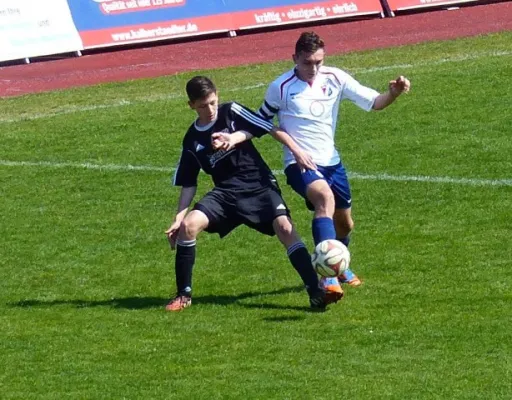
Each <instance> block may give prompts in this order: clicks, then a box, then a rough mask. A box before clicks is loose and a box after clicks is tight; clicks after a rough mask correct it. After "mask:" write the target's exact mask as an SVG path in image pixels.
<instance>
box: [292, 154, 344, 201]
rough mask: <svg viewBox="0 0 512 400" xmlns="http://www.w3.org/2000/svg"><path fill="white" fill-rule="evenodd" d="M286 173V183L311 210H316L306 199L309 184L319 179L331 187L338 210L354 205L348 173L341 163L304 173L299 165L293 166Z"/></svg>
mask: <svg viewBox="0 0 512 400" xmlns="http://www.w3.org/2000/svg"><path fill="white" fill-rule="evenodd" d="M284 173H285V174H286V183H288V185H290V186H291V187H292V189H293V190H295V191H296V192H297V193H298V194H300V195H301V196H302V197H303V198H304V199H305V200H306V205H307V206H308V208H309V209H310V210H314V207H313V204H311V203H310V202H309V200H308V199H307V197H306V189H307V187H308V185H309V184H311V183H312V182H314V181H316V180H318V179H323V180H325V181H326V182H327V183H328V184H329V186H330V187H331V190H332V192H333V193H334V199H335V201H336V208H341V209H347V208H350V207H351V205H352V197H351V195H350V185H349V183H348V178H347V173H346V171H345V168H344V167H343V165H342V164H341V163H340V164H337V165H331V166H329V167H321V166H318V169H317V170H316V171H311V170H307V171H304V172H301V170H300V168H299V166H298V165H297V164H291V165H289V166H288V167H286V169H285V170H284Z"/></svg>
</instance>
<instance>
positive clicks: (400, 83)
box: [389, 76, 411, 97]
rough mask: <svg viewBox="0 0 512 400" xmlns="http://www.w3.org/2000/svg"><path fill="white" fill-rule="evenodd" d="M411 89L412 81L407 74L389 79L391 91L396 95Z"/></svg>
mask: <svg viewBox="0 0 512 400" xmlns="http://www.w3.org/2000/svg"><path fill="white" fill-rule="evenodd" d="M410 89H411V82H410V81H409V79H407V78H406V77H405V76H399V77H398V78H396V79H395V80H393V81H389V91H390V92H391V94H392V95H393V96H395V97H398V96H400V95H401V94H402V93H407V92H409V90H410Z"/></svg>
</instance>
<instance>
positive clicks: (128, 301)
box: [7, 286, 311, 311]
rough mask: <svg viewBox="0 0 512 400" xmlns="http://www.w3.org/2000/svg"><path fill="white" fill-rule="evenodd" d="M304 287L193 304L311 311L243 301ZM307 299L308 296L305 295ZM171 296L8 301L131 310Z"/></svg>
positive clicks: (160, 304)
mask: <svg viewBox="0 0 512 400" xmlns="http://www.w3.org/2000/svg"><path fill="white" fill-rule="evenodd" d="M302 291H304V288H303V287H301V286H299V287H297V286H294V287H286V288H282V289H278V290H273V291H270V292H245V293H240V294H238V295H232V296H228V295H218V296H217V295H208V296H194V298H193V304H194V305H200V304H215V305H223V306H227V305H231V304H235V305H237V306H240V307H244V308H259V309H273V310H299V311H311V310H310V308H309V307H298V306H286V305H282V304H269V303H251V304H247V303H243V302H242V301H243V300H245V299H250V298H254V297H263V296H277V295H280V294H286V293H295V292H302ZM304 299H305V301H307V297H306V296H304ZM168 301H169V298H164V297H124V298H116V297H114V298H111V299H108V300H77V299H71V300H35V299H34V300H31V299H27V300H21V301H18V302H15V303H8V304H7V305H8V306H11V307H21V308H30V307H52V306H60V305H70V306H74V307H76V308H91V307H112V308H120V309H129V310H139V309H148V308H160V307H164V306H165V305H166V304H167V302H168Z"/></svg>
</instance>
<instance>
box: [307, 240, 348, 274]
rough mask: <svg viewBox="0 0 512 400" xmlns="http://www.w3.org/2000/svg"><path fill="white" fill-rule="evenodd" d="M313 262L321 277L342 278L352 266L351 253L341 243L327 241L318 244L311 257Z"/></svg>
mask: <svg viewBox="0 0 512 400" xmlns="http://www.w3.org/2000/svg"><path fill="white" fill-rule="evenodd" d="M311 262H312V264H313V268H314V269H315V271H316V272H317V274H319V275H321V276H325V277H334V276H340V275H341V274H343V272H345V271H346V270H347V268H348V266H349V264H350V252H349V251H348V248H347V246H345V245H344V244H343V243H341V242H340V241H338V240H334V239H327V240H324V241H323V242H320V243H318V244H317V246H316V247H315V250H314V251H313V254H312V255H311Z"/></svg>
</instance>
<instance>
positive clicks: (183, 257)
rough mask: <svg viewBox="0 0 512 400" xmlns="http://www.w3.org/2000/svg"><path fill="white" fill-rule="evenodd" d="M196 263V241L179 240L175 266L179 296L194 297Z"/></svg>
mask: <svg viewBox="0 0 512 400" xmlns="http://www.w3.org/2000/svg"><path fill="white" fill-rule="evenodd" d="M195 261H196V241H195V240H183V241H181V240H178V242H177V243H176V264H175V269H176V286H177V288H178V295H186V296H192V268H193V267H194V262H195Z"/></svg>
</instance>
